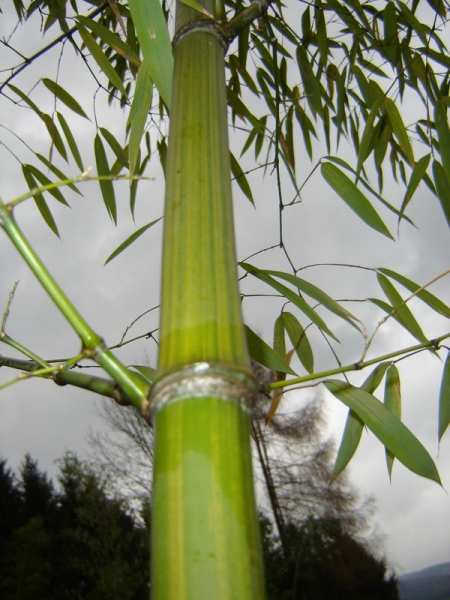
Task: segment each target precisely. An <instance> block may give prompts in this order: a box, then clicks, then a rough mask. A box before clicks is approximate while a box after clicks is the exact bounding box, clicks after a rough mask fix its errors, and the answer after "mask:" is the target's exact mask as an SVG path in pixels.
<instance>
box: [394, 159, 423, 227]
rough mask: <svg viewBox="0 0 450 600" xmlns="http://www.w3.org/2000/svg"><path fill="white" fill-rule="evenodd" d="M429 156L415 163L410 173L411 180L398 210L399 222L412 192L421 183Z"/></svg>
mask: <svg viewBox="0 0 450 600" xmlns="http://www.w3.org/2000/svg"><path fill="white" fill-rule="evenodd" d="M430 158H431V154H426V155H425V156H422V158H421V159H420V160H418V161H417V162H416V166H415V167H414V170H413V172H412V173H411V178H410V180H409V183H408V187H407V189H406V193H405V197H404V198H403V202H402V206H401V208H400V216H399V219H398V220H399V222H400V220H401V218H402V217H403V213H404V212H405V209H406V207H407V206H408V204H409V202H410V200H411V198H412V197H413V195H414V192H415V191H416V190H417V188H418V187H419V184H420V182H421V181H422V179H423V177H424V175H425V173H426V171H427V169H428V165H429V164H430Z"/></svg>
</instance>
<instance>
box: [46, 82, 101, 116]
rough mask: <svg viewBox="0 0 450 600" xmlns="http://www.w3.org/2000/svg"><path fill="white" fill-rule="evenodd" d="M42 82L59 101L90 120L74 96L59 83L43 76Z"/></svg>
mask: <svg viewBox="0 0 450 600" xmlns="http://www.w3.org/2000/svg"><path fill="white" fill-rule="evenodd" d="M42 83H43V84H44V85H45V87H46V88H47V89H48V90H50V91H51V92H52V94H54V95H55V96H56V98H58V100H61V102H62V103H63V104H65V105H66V106H68V107H69V108H70V110H72V111H73V112H75V113H77V114H78V115H80V116H81V117H84V118H85V119H87V120H88V121H89V120H90V119H89V117H88V116H87V114H86V113H85V112H84V110H83V109H82V108H81V106H80V105H79V104H78V102H77V101H76V100H75V98H73V97H72V96H71V95H70V94H69V93H68V92H66V90H65V89H64V88H62V87H61V86H60V85H58V84H57V83H55V82H54V81H52V80H51V79H47V78H44V79H43V80H42Z"/></svg>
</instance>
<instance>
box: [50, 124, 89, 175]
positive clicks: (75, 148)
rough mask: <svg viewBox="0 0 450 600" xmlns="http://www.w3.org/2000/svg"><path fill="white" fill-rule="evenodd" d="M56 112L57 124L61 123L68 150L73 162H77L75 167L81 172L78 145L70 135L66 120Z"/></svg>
mask: <svg viewBox="0 0 450 600" xmlns="http://www.w3.org/2000/svg"><path fill="white" fill-rule="evenodd" d="M56 114H57V115H58V121H59V124H60V125H61V129H62V130H63V133H64V135H65V136H66V140H67V143H68V144H69V148H70V151H71V152H72V156H73V157H74V159H75V162H76V163H77V167H78V168H79V169H80V171H81V172H83V171H84V166H83V161H82V159H81V155H80V152H79V150H78V146H77V143H76V141H75V138H74V137H73V135H72V131H71V129H70V127H69V125H68V124H67V121H66V120H65V118H64V116H63V115H62V114H61V113H56Z"/></svg>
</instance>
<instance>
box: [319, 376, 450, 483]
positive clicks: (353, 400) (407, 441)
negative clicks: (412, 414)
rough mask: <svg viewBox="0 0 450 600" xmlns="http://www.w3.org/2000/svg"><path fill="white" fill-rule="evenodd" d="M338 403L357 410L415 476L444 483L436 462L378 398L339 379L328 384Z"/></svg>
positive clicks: (361, 417) (327, 386)
mask: <svg viewBox="0 0 450 600" xmlns="http://www.w3.org/2000/svg"><path fill="white" fill-rule="evenodd" d="M324 385H325V387H326V388H327V389H328V391H329V392H331V393H332V394H333V395H334V396H336V398H338V400H340V401H341V402H343V403H344V404H345V405H346V406H348V407H349V408H351V409H352V410H354V411H355V413H356V414H357V415H358V416H359V418H360V419H361V420H362V421H363V422H364V424H365V425H366V426H367V427H368V428H369V429H370V430H371V431H372V432H373V433H374V434H375V435H376V436H377V438H378V439H379V440H380V441H381V443H382V444H384V446H386V448H387V449H388V450H390V451H391V452H392V454H393V455H394V456H395V457H396V458H397V459H398V460H399V461H400V462H401V463H403V464H404V465H405V467H406V468H408V469H409V470H410V471H412V472H413V473H417V475H420V476H421V477H427V478H428V479H432V480H433V481H436V482H437V483H439V484H441V480H440V478H439V473H438V471H437V469H436V465H435V464H434V462H433V459H432V458H431V456H430V455H429V453H428V452H427V450H426V449H425V448H424V446H423V445H422V444H421V443H420V442H419V440H418V439H417V438H416V437H415V436H414V435H413V434H412V433H411V431H410V430H409V429H408V428H407V427H406V426H405V425H404V424H403V423H402V422H401V421H400V419H399V418H398V417H396V416H395V415H394V414H393V413H392V412H391V411H390V410H388V409H387V408H386V407H385V406H384V404H382V403H381V402H380V401H379V400H377V398H375V396H372V394H369V393H368V392H366V391H365V390H362V389H359V388H356V387H354V386H352V385H350V384H349V383H346V382H344V381H339V380H331V379H330V380H328V381H325V382H324Z"/></svg>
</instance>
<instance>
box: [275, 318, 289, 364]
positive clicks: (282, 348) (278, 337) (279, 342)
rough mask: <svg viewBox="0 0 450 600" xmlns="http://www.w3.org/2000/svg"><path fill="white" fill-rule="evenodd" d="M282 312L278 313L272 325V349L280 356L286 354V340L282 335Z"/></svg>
mask: <svg viewBox="0 0 450 600" xmlns="http://www.w3.org/2000/svg"><path fill="white" fill-rule="evenodd" d="M283 314H284V313H281V315H279V317H278V318H277V320H276V321H275V323H274V326H273V349H274V350H275V352H278V354H279V355H280V356H286V340H285V336H284V320H283Z"/></svg>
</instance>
